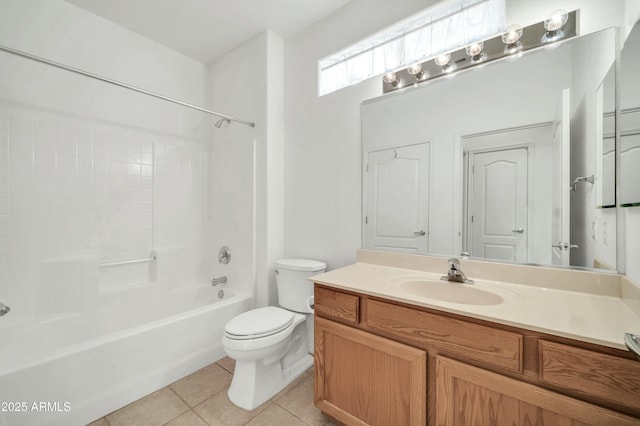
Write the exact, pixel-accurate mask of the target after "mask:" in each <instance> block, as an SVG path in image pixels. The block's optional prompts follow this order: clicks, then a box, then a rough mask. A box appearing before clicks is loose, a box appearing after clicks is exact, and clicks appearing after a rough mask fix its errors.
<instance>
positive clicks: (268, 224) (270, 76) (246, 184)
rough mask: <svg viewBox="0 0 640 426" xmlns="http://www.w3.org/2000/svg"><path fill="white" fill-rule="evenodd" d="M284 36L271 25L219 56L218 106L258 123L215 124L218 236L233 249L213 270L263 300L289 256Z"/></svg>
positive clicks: (269, 298) (271, 294) (216, 242)
mask: <svg viewBox="0 0 640 426" xmlns="http://www.w3.org/2000/svg"><path fill="white" fill-rule="evenodd" d="M282 63H283V59H282V40H281V39H280V38H279V37H278V36H277V35H275V34H273V33H271V32H265V33H262V34H260V35H259V36H257V37H255V38H254V39H252V40H250V41H248V42H246V43H244V44H243V45H242V46H240V47H238V48H236V49H234V50H233V51H231V52H230V53H229V54H227V55H225V56H224V57H222V58H220V59H219V60H217V61H216V62H214V63H213V64H212V66H211V67H212V70H211V75H210V81H211V85H212V89H211V95H212V96H211V99H212V108H213V109H214V110H219V111H224V112H225V113H226V114H229V115H231V116H234V117H238V118H241V119H244V120H247V121H253V122H255V123H256V127H255V128H248V127H246V126H243V125H240V124H237V123H231V124H230V125H227V124H225V125H223V126H222V127H221V128H220V129H214V130H213V137H212V144H213V150H212V153H211V168H212V175H213V176H215V177H212V182H214V186H213V188H212V192H211V201H210V223H211V226H212V228H211V243H212V245H213V250H212V251H213V252H215V253H217V251H218V249H219V247H220V246H222V245H228V246H229V247H230V248H231V251H232V261H231V262H230V263H229V264H228V265H219V264H218V263H217V261H214V266H213V268H212V274H213V275H215V276H220V275H228V276H229V279H230V281H229V284H230V285H237V286H240V287H242V288H247V289H254V288H255V289H256V290H257V304H258V305H260V306H262V305H266V304H275V303H276V295H277V293H276V290H275V288H276V287H275V277H274V274H273V261H274V260H275V259H277V258H280V257H282V252H283V249H282V234H283V227H284V223H283V212H282V205H283V201H282V197H283V196H282V192H283V174H284V168H283V164H282V161H283V160H282V159H283V154H282V151H283V144H284V141H283V136H282V134H283V114H282V110H283V102H282V93H283V83H284V80H283V72H282V69H281V68H282Z"/></svg>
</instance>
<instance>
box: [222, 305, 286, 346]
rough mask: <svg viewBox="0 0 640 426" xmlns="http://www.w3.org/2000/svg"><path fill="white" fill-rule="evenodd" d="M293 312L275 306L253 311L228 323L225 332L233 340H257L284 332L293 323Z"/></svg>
mask: <svg viewBox="0 0 640 426" xmlns="http://www.w3.org/2000/svg"><path fill="white" fill-rule="evenodd" d="M293 316H294V315H293V312H290V311H287V310H286V309H282V308H278V307H275V306H266V307H264V308H258V309H253V310H251V311H247V312H245V313H243V314H240V315H238V316H237V317H235V318H233V319H232V320H231V321H229V322H228V323H227V325H225V327H224V331H225V333H226V334H227V336H228V337H230V338H232V339H255V338H258V337H266V336H270V335H272V334H275V333H278V332H279V331H282V330H284V329H285V328H287V327H289V326H290V325H291V323H293Z"/></svg>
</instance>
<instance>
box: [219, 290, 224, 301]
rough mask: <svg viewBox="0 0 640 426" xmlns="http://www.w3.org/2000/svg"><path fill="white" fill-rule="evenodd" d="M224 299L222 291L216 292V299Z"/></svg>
mask: <svg viewBox="0 0 640 426" xmlns="http://www.w3.org/2000/svg"><path fill="white" fill-rule="evenodd" d="M223 297H224V290H222V289H220V290H218V299H222V298H223Z"/></svg>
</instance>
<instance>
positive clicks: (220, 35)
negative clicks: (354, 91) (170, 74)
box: [66, 0, 350, 63]
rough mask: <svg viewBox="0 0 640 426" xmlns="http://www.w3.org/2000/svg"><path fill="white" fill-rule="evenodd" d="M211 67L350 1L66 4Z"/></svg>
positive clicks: (91, 0)
mask: <svg viewBox="0 0 640 426" xmlns="http://www.w3.org/2000/svg"><path fill="white" fill-rule="evenodd" d="M66 1H67V2H68V3H71V4H74V5H76V6H78V7H81V8H82V9H85V10H87V11H89V12H92V13H94V14H96V15H99V16H102V17H103V18H105V19H108V20H110V21H112V22H114V23H116V24H118V25H120V26H122V27H125V28H127V29H129V30H132V31H134V32H136V33H138V34H141V35H143V36H145V37H147V38H150V39H152V40H155V41H157V42H158V43H161V44H163V45H165V46H168V47H170V48H172V49H174V50H177V51H179V52H182V53H184V54H185V55H187V56H190V57H192V58H194V59H197V60H199V61H201V62H204V63H207V62H210V61H212V60H214V59H216V58H217V57H219V56H221V55H223V54H224V53H226V52H228V51H230V50H231V49H233V48H235V47H236V46H238V45H240V44H242V43H243V42H245V41H247V40H249V39H251V38H252V37H254V36H256V35H258V34H260V33H261V32H262V31H264V30H267V29H269V30H271V31H273V32H274V33H276V34H278V35H280V36H281V37H283V38H287V37H289V36H291V35H292V34H295V33H296V32H298V31H300V30H301V29H303V28H305V27H307V26H309V25H311V24H312V23H314V22H315V21H317V20H319V19H320V18H322V17H324V16H326V15H328V14H330V13H331V12H333V11H334V10H336V9H338V8H340V7H341V6H343V5H344V4H346V3H348V2H349V1H350V0H321V1H319V0H268V1H267V0H108V1H105V0H66Z"/></svg>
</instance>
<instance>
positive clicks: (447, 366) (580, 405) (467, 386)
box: [314, 284, 640, 426]
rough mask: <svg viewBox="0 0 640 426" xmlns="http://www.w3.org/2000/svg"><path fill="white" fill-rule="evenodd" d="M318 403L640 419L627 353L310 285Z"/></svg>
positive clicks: (560, 419) (342, 418)
mask: <svg viewBox="0 0 640 426" xmlns="http://www.w3.org/2000/svg"><path fill="white" fill-rule="evenodd" d="M315 312H316V315H315V354H314V356H315V379H316V380H315V404H316V406H317V407H318V408H319V409H320V410H322V411H323V412H324V413H325V414H327V415H328V416H330V417H332V418H334V419H335V420H337V421H339V422H341V423H344V424H347V425H425V424H429V425H470V424H474V425H540V426H542V425H607V426H608V425H640V362H638V361H635V360H633V359H632V358H631V357H628V356H627V354H626V352H624V351H618V350H615V349H610V348H602V347H599V346H597V347H596V346H595V345H589V344H585V343H581V342H574V341H571V340H569V339H563V338H558V337H554V336H549V335H544V334H542V333H535V332H531V331H528V330H524V329H518V328H514V327H508V326H505V325H500V324H494V323H490V322H486V321H480V320H475V319H472V318H468V317H464V316H460V315H453V314H448V313H445V312H440V311H436V310H433V309H426V308H422V307H418V306H412V305H407V304H403V303H397V302H393V301H388V300H384V299H380V298H375V297H370V296H367V295H362V294H357V293H351V292H348V291H343V290H336V289H333V288H330V287H326V286H322V285H318V284H316V286H315Z"/></svg>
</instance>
